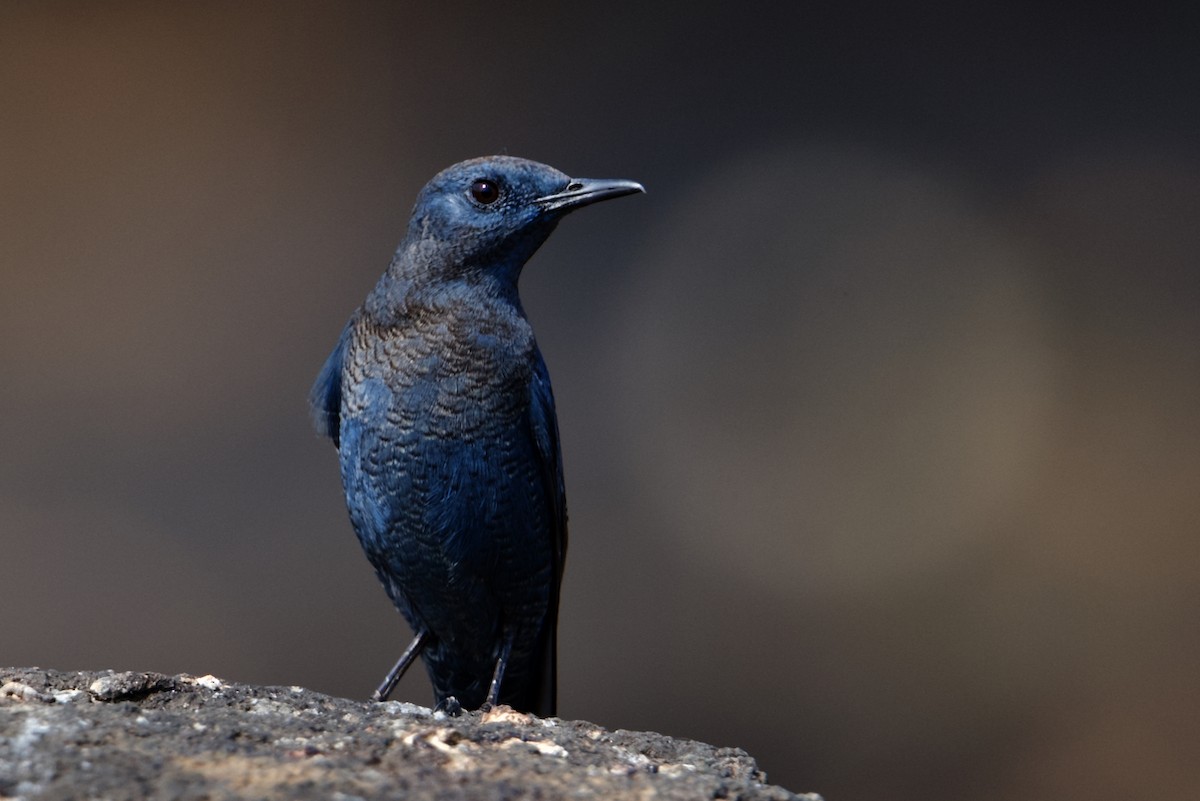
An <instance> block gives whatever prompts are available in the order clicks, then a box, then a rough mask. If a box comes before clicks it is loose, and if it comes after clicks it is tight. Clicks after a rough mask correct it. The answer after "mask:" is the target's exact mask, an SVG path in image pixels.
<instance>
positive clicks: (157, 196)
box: [0, 0, 1200, 801]
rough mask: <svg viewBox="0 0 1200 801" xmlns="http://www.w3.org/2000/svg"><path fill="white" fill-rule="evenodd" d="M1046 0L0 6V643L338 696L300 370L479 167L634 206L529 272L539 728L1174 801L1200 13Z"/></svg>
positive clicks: (380, 616)
mask: <svg viewBox="0 0 1200 801" xmlns="http://www.w3.org/2000/svg"><path fill="white" fill-rule="evenodd" d="M1043 6H1044V4H1025V5H1021V4H1011V3H1010V4H1007V5H1006V6H1005V7H1004V8H1003V9H1002V10H997V9H988V8H985V7H981V6H976V5H968V6H964V8H965V9H966V10H963V11H951V10H937V9H935V8H932V7H925V8H920V9H917V8H911V7H907V6H903V7H897V6H896V4H890V3H873V4H866V5H844V4H843V5H839V6H838V8H837V9H829V8H816V7H813V6H811V5H807V4H804V5H802V4H776V7H775V8H774V9H773V10H770V9H763V8H757V9H755V8H750V7H749V6H748V5H746V4H741V5H739V6H738V7H737V8H736V9H734V8H721V7H718V6H717V5H716V4H708V5H705V4H702V3H690V4H687V5H686V6H679V7H677V8H671V7H669V6H665V5H664V6H660V7H659V8H660V10H644V9H643V10H637V11H631V10H627V9H624V8H622V7H620V6H618V5H614V4H611V3H595V4H572V5H570V6H567V5H565V4H558V3H527V4H524V5H521V6H520V7H519V8H518V7H512V6H508V5H497V4H477V5H473V4H466V5H449V4H446V5H443V6H442V7H440V8H438V9H437V10H433V9H431V8H430V4H417V3H379V2H343V3H332V2H330V3H299V2H296V3H279V4H265V3H250V4H242V3H229V4H216V3H202V4H201V3H197V4H176V3H154V2H148V3H103V4H101V3H70V2H65V3H51V2H17V1H16V0H6V2H4V3H3V4H0V270H2V272H0V368H2V371H3V372H2V375H3V383H2V384H0V443H2V447H3V458H0V536H2V540H0V566H2V570H0V576H2V582H3V583H2V585H0V610H2V614H3V629H2V630H3V634H2V635H0V636H2V639H0V664H9V665H40V666H44V667H53V668H60V669H82V668H105V667H113V668H122V669H149V670H157V671H164V672H176V671H186V672H190V673H194V674H204V673H214V674H217V675H219V676H222V677H224V678H227V679H230V680H238V681H246V682H258V683H267V684H283V685H291V684H301V685H306V686H308V687H312V688H314V689H317V690H321V691H324V692H328V693H333V694H338V695H346V696H351V697H360V698H365V697H366V696H367V694H368V693H369V692H370V691H371V689H373V688H374V686H375V684H376V683H377V682H378V680H379V679H380V678H381V676H382V675H383V673H384V672H385V671H386V669H387V668H388V667H389V666H390V665H391V663H392V661H393V660H394V659H395V657H396V656H397V655H398V653H399V651H400V649H401V648H402V646H403V645H404V643H405V642H406V641H407V638H408V632H407V631H406V630H405V629H404V627H403V624H402V622H401V620H400V617H399V615H398V614H396V613H395V612H394V611H393V610H392V608H391V606H390V604H389V603H388V601H387V599H386V597H385V596H384V593H383V591H382V590H381V589H380V588H379V586H378V585H377V583H376V581H375V578H374V576H373V574H372V572H371V570H370V569H369V567H368V565H367V563H366V560H365V559H364V558H363V556H362V554H361V553H360V551H359V548H358V544H357V542H356V541H355V539H354V536H353V534H352V532H351V529H350V526H349V523H348V521H347V519H346V514H345V511H344V507H343V504H342V498H341V493H340V486H339V480H338V476H337V468H336V463H335V454H334V451H333V448H332V446H331V445H330V444H329V443H328V442H327V441H322V440H320V439H318V438H317V437H316V435H315V434H314V433H313V432H312V430H311V428H310V426H309V422H308V417H307V409H306V404H305V395H306V393H307V391H308V388H309V385H310V383H311V382H312V380H313V377H314V376H315V373H316V371H317V369H318V368H319V366H320V365H321V363H322V360H323V359H324V358H325V356H326V354H327V352H328V351H329V349H330V348H331V347H332V345H333V343H334V340H335V339H336V337H337V335H338V332H339V331H340V329H341V326H342V323H343V321H344V320H345V318H346V317H347V316H348V315H349V314H350V312H351V311H352V310H353V309H354V307H355V306H357V304H358V303H359V302H360V301H361V300H362V298H363V297H364V296H365V294H366V293H367V291H368V290H369V289H370V287H371V286H372V285H373V283H374V282H375V280H376V278H377V277H378V275H379V274H380V273H381V271H382V270H383V268H384V266H385V265H386V263H387V261H388V259H389V257H390V255H391V252H392V250H393V249H394V247H395V246H396V244H397V243H398V241H399V239H400V236H401V234H402V232H403V229H404V225H405V222H406V220H407V217H408V213H409V210H410V209H411V206H412V202H413V199H414V196H415V194H416V192H417V190H418V189H419V188H420V186H421V185H422V184H423V183H424V182H425V181H426V180H427V179H428V178H429V177H431V176H432V175H433V174H434V173H435V172H437V171H438V170H439V169H441V168H442V167H444V166H446V165H448V164H450V163H452V162H455V161H459V160H461V159H464V158H467V157H471V156H477V155H483V154H488V153H497V152H502V153H509V154H512V155H521V156H527V157H530V158H535V159H538V160H541V161H546V162H548V163H550V164H553V165H554V166H556V167H559V168H561V169H563V170H564V171H566V172H568V173H570V174H572V175H577V176H586V177H622V178H633V179H636V180H639V181H642V182H644V183H645V185H646V186H647V188H648V190H649V194H647V195H645V196H643V197H637V198H630V199H626V200H622V201H620V202H619V203H613V204H605V205H604V206H601V207H597V208H595V209H589V210H588V211H586V212H585V213H582V214H579V215H577V216H574V217H572V218H570V219H568V220H567V221H566V222H565V223H564V224H563V225H562V226H561V227H560V229H559V231H558V233H557V234H556V235H555V236H554V237H553V238H552V239H551V241H550V242H549V243H548V244H547V245H546V246H545V247H544V248H543V250H542V251H541V252H540V253H539V254H538V256H537V257H535V258H534V260H533V262H532V263H531V264H530V266H529V268H528V269H527V271H526V274H525V278H524V281H523V293H524V297H525V299H526V308H527V310H528V312H529V314H530V317H531V318H532V319H533V321H534V324H535V327H536V328H537V331H538V336H539V340H540V342H541V345H542V349H543V351H544V353H545V355H546V359H547V361H548V363H549V365H550V369H551V372H552V374H553V377H554V386H555V390H556V393H557V397H558V405H559V415H560V422H561V426H562V439H563V447H564V451H565V461H566V470H567V487H568V495H569V499H570V510H571V525H572V529H571V552H570V558H569V560H568V566H567V574H566V584H565V593H564V598H563V610H562V620H561V634H560V649H561V654H560V663H561V676H560V685H561V703H560V710H561V713H562V714H563V716H565V717H571V718H584V719H588V720H592V721H596V722H597V723H600V724H603V725H605V726H609V727H614V728H615V727H620V728H649V729H656V730H660V731H664V732H667V733H671V734H675V735H681V736H687V737H693V738H699V739H703V740H706V741H710V742H714V743H718V744H722V745H732V746H740V747H743V748H745V749H747V750H748V751H750V752H751V753H752V754H753V755H755V756H756V757H757V758H758V759H759V761H760V764H761V765H762V767H763V768H764V769H765V770H766V771H767V772H768V774H769V776H770V779H771V780H772V781H774V782H778V783H781V784H784V785H785V786H788V787H789V788H791V789H794V790H797V791H799V790H815V791H820V792H822V793H824V794H825V795H826V796H827V797H828V798H830V799H832V800H833V801H837V799H851V798H864V799H866V798H888V799H901V800H903V799H924V800H925V801H934V800H937V799H947V800H949V799H981V800H990V799H997V800H998V799H1011V798H1037V799H1063V798H1096V797H1101V796H1103V797H1109V798H1121V797H1141V798H1156V799H1194V798H1196V797H1198V796H1200V758H1198V757H1200V723H1198V717H1197V716H1198V712H1200V684H1198V682H1197V676H1198V675H1200V636H1198V629H1197V617H1198V613H1200V582H1198V581H1197V577H1198V570H1200V546H1198V544H1197V533H1198V527H1200V525H1198V524H1200V491H1198V484H1200V349H1198V344H1200V265H1198V264H1197V256H1196V254H1197V252H1198V251H1200V233H1198V232H1200V224H1198V223H1200V126H1198V119H1200V114H1198V112H1200V108H1198V107H1200V80H1198V75H1200V68H1198V56H1197V46H1196V41H1197V31H1198V28H1197V24H1196V17H1195V15H1194V13H1193V15H1192V16H1190V17H1188V16H1185V15H1184V14H1183V13H1171V12H1170V11H1169V10H1167V9H1156V8H1154V7H1152V6H1145V5H1143V6H1139V9H1138V10H1137V11H1136V12H1133V11H1130V12H1128V13H1121V12H1117V11H1108V12H1105V11H1101V10H1100V9H1098V8H1094V7H1093V8H1090V9H1089V10H1088V11H1087V12H1086V13H1076V12H1074V11H1070V12H1068V11H1061V12H1055V11H1050V10H1047V9H1046V8H1044V7H1043ZM568 9H569V10H568ZM396 697H398V698H403V699H410V700H414V701H417V702H421V703H426V704H427V703H429V701H430V691H429V687H428V684H427V681H426V679H425V676H424V674H423V671H420V670H415V671H413V672H412V673H411V674H410V676H409V677H408V678H407V679H406V680H405V681H404V683H403V684H402V685H401V687H400V689H399V691H398V693H397V696H396Z"/></svg>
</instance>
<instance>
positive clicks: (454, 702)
mask: <svg viewBox="0 0 1200 801" xmlns="http://www.w3.org/2000/svg"><path fill="white" fill-rule="evenodd" d="M433 711H434V712H445V713H446V715H448V716H449V717H452V718H456V717H458V716H459V715H461V714H462V711H463V709H462V704H460V703H459V702H458V699H457V698H455V697H454V696H453V695H447V696H446V697H445V698H443V699H442V700H440V701H438V704H437V706H435V707H434V708H433Z"/></svg>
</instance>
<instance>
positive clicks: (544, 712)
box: [529, 353, 567, 717]
mask: <svg viewBox="0 0 1200 801" xmlns="http://www.w3.org/2000/svg"><path fill="white" fill-rule="evenodd" d="M530 396H531V398H530V404H529V410H530V411H529V415H530V423H531V425H532V428H533V437H534V441H535V442H536V443H537V449H538V456H539V457H540V462H541V474H542V482H543V486H545V488H546V497H547V498H549V499H550V502H551V504H552V505H553V509H552V515H553V517H552V518H551V519H552V525H553V528H552V533H551V536H552V537H553V538H554V539H553V543H552V545H553V549H554V551H553V553H554V565H553V569H554V577H553V581H552V582H551V587H550V603H549V606H548V607H547V613H546V622H545V625H544V627H543V628H542V635H541V637H540V638H539V642H538V648H539V649H540V650H541V655H542V664H541V671H542V675H541V681H540V682H537V683H536V693H537V699H536V702H535V708H534V710H533V711H535V712H536V713H537V714H538V715H541V716H543V717H547V716H551V715H554V714H555V710H556V697H557V651H558V649H557V647H556V642H555V640H556V633H557V630H558V591H559V585H560V584H561V582H562V573H563V564H564V562H565V561H566V557H567V494H566V488H565V486H564V484H563V469H562V451H561V449H560V448H559V444H558V418H557V416H556V415H555V413H554V393H553V392H552V391H551V389H550V375H549V373H547V371H546V364H545V362H543V361H542V357H541V354H540V353H539V354H537V357H536V361H535V365H534V370H533V381H532V386H531V388H530Z"/></svg>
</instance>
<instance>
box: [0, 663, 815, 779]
mask: <svg viewBox="0 0 1200 801" xmlns="http://www.w3.org/2000/svg"><path fill="white" fill-rule="evenodd" d="M0 798H4V799H11V798H19V799H47V800H48V801H54V800H55V799H64V801H65V799H83V798H103V799H113V800H114V801H117V800H119V799H143V798H151V799H214V800H216V801H224V800H226V799H230V800H232V799H248V798H254V799H276V798H278V799H284V798H286V799H322V801H324V800H325V799H341V800H342V801H351V800H352V799H368V798H370V799H376V798H379V799H389V798H396V799H400V798H405V799H421V798H431V799H432V798H437V799H444V800H445V801H451V799H522V798H531V799H532V798H536V799H556V798H571V799H588V798H603V799H613V798H639V799H676V798H678V799H688V801H694V800H695V799H705V798H712V799H721V798H727V799H741V800H742V801H752V800H756V799H762V801H786V800H788V799H794V800H795V801H819V797H818V796H815V795H807V796H802V795H797V794H795V793H791V792H789V791H787V790H784V789H783V788H781V787H774V786H770V785H767V784H766V776H765V775H764V774H763V773H762V772H761V771H760V770H758V767H757V765H756V764H755V762H754V760H753V759H751V758H750V757H749V756H748V755H747V754H746V753H745V752H744V751H741V750H739V749H736V748H717V747H714V746H711V745H705V744H704V743H699V742H694V741H691V740H679V739H675V738H672V737H666V736H664V735H661V734H655V733H653V732H632V731H623V730H618V731H607V730H605V729H602V728H600V727H599V726H596V725H594V724H591V723H586V722H582V721H566V720H559V719H557V718H547V719H540V718H536V717H533V716H530V715H525V714H522V713H520V712H516V711H514V710H512V709H510V708H508V707H497V708H496V709H493V710H491V711H489V712H486V713H480V712H471V713H467V714H464V715H462V716H461V717H458V718H448V717H446V716H445V715H443V714H442V713H434V712H433V711H431V710H429V709H426V708H425V707H420V706H416V705H414V704H406V703H400V702H395V701H392V702H388V703H383V704H378V703H371V702H359V701H350V700H347V699H343V698H332V697H330V696H327V695H321V694H319V693H314V692H311V691H309V690H305V689H303V688H300V687H253V686H248V685H244V684H234V683H230V682H224V681H221V680H220V679H217V678H214V677H212V676H203V677H200V678H196V677H193V676H188V675H180V676H165V675H162V674H158V673H132V672H125V673H115V672H112V671H105V672H99V673H95V672H78V673H66V672H57V671H51V670H40V669H37V668H0Z"/></svg>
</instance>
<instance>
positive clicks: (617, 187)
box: [533, 178, 646, 212]
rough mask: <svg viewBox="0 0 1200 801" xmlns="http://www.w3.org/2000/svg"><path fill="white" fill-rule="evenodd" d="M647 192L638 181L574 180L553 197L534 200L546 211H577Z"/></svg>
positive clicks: (608, 179)
mask: <svg viewBox="0 0 1200 801" xmlns="http://www.w3.org/2000/svg"><path fill="white" fill-rule="evenodd" d="M645 191H646V190H645V189H644V188H643V187H642V185H641V184H639V183H638V182H637V181H624V180H621V179H619V178H615V179H610V178H572V179H571V183H569V184H567V188H566V189H564V190H563V191H561V192H556V193H554V194H553V195H546V196H545V197H539V198H538V199H536V200H534V201H533V202H534V203H537V204H538V205H539V206H541V207H542V208H544V209H545V210H546V211H564V212H565V211H574V210H575V209H578V208H582V207H584V206H588V205H590V204H592V203H598V202H599V201H601V200H609V199H611V198H614V197H622V196H624V195H633V194H636V193H638V192H645Z"/></svg>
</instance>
